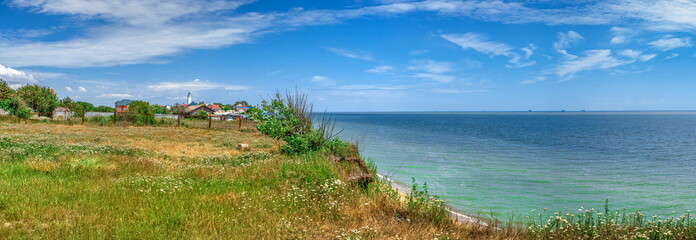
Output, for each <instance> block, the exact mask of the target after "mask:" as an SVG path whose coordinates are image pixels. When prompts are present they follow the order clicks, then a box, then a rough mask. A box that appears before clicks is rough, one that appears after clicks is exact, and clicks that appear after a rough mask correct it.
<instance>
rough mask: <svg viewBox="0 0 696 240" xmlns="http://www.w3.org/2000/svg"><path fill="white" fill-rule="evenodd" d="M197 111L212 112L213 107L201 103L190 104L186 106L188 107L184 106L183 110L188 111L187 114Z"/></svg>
mask: <svg viewBox="0 0 696 240" xmlns="http://www.w3.org/2000/svg"><path fill="white" fill-rule="evenodd" d="M206 109H207V110H206ZM199 111H206V112H214V111H213V109H210V108H209V107H208V106H206V105H203V104H201V105H192V106H188V107H186V108H184V112H185V113H188V114H192V113H196V112H199Z"/></svg>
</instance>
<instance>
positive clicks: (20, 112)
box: [3, 96, 31, 118]
mask: <svg viewBox="0 0 696 240" xmlns="http://www.w3.org/2000/svg"><path fill="white" fill-rule="evenodd" d="M3 101H4V103H3V104H5V107H7V109H6V110H8V111H10V114H12V116H15V117H18V118H29V116H31V111H30V110H29V109H28V108H27V104H26V103H24V101H22V99H20V98H19V97H16V96H15V97H11V98H9V99H5V100H3Z"/></svg>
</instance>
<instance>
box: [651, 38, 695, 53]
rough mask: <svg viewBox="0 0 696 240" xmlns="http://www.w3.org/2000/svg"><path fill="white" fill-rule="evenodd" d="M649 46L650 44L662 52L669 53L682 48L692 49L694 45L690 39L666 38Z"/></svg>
mask: <svg viewBox="0 0 696 240" xmlns="http://www.w3.org/2000/svg"><path fill="white" fill-rule="evenodd" d="M648 44H650V46H652V47H653V48H655V49H657V50H661V51H669V50H672V49H675V48H681V47H691V45H692V43H691V38H690V37H683V38H678V37H665V38H662V39H658V40H655V41H652V42H650V43H648Z"/></svg>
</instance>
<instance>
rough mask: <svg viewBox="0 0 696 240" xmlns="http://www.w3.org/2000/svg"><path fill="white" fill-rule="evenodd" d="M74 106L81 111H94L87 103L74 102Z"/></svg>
mask: <svg viewBox="0 0 696 240" xmlns="http://www.w3.org/2000/svg"><path fill="white" fill-rule="evenodd" d="M75 103H76V104H78V105H80V106H81V109H82V111H94V110H95V108H94V104H91V103H88V102H81V101H77V102H75Z"/></svg>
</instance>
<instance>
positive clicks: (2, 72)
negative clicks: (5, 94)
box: [0, 54, 37, 84]
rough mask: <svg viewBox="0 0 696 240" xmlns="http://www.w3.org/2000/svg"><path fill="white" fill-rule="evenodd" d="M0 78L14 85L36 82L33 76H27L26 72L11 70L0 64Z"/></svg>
mask: <svg viewBox="0 0 696 240" xmlns="http://www.w3.org/2000/svg"><path fill="white" fill-rule="evenodd" d="M0 55H2V54H0ZM0 78H2V79H3V80H5V81H6V82H8V83H14V84H33V83H36V82H37V81H36V79H35V78H34V75H32V74H27V73H26V72H23V71H19V70H16V69H13V68H11V67H5V66H3V65H2V64H0Z"/></svg>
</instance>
